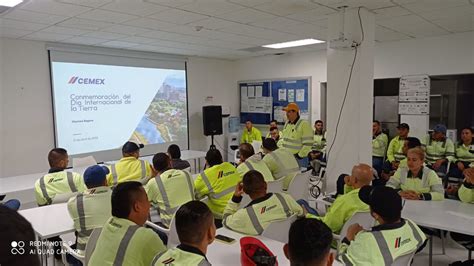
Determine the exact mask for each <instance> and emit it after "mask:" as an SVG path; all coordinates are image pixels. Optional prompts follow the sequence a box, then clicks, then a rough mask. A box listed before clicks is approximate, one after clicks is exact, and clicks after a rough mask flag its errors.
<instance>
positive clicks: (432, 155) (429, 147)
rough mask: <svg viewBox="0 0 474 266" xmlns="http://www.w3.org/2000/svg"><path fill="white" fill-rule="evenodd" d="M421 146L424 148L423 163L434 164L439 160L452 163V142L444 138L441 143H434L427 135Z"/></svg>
mask: <svg viewBox="0 0 474 266" xmlns="http://www.w3.org/2000/svg"><path fill="white" fill-rule="evenodd" d="M421 145H422V146H423V147H424V148H425V155H426V156H425V161H426V162H427V163H429V164H433V163H435V162H436V161H437V160H440V159H447V160H448V161H450V162H454V161H455V159H454V144H453V141H452V140H450V139H448V138H445V140H443V141H436V140H433V139H432V138H431V135H427V136H426V137H425V138H424V139H423V141H422V142H421Z"/></svg>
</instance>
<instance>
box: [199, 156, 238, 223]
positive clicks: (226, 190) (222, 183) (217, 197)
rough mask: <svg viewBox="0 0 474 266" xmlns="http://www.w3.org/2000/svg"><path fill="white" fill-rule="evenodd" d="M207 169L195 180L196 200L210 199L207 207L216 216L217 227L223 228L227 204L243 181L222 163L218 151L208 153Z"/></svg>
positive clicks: (233, 169)
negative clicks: (223, 215)
mask: <svg viewBox="0 0 474 266" xmlns="http://www.w3.org/2000/svg"><path fill="white" fill-rule="evenodd" d="M206 165H207V167H209V168H207V169H206V170H204V172H202V173H201V174H199V175H198V176H197V177H196V180H194V188H195V193H196V198H197V199H201V198H204V197H206V196H207V197H209V200H208V201H207V206H209V209H211V211H212V214H213V215H214V218H215V222H216V226H217V227H218V228H219V227H222V214H223V212H224V208H225V206H226V205H227V202H228V201H229V200H230V198H232V192H233V191H234V188H235V186H236V185H237V184H238V183H239V182H240V181H241V180H242V178H241V177H240V175H239V173H238V172H237V169H235V167H234V166H233V165H232V164H230V163H228V162H223V161H222V155H221V153H220V151H219V150H218V149H215V148H214V149H212V148H211V149H210V150H209V151H207V153H206Z"/></svg>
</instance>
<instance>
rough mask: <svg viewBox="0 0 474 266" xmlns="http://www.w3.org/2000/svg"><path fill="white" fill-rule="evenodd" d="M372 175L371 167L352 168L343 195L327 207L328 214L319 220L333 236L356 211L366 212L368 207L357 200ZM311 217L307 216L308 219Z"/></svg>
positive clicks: (368, 183) (364, 165) (359, 165)
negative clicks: (327, 227)
mask: <svg viewBox="0 0 474 266" xmlns="http://www.w3.org/2000/svg"><path fill="white" fill-rule="evenodd" d="M372 178H373V173H372V167H370V166H368V165H367V164H358V165H355V166H354V167H353V168H352V173H351V175H350V176H347V177H346V179H347V183H346V185H345V186H344V192H345V193H344V195H341V196H339V197H337V198H336V200H335V201H334V203H333V204H332V205H331V207H329V209H328V212H327V213H326V215H324V216H323V217H316V218H320V219H321V221H323V222H324V223H325V224H326V225H327V226H329V228H331V231H332V232H333V233H335V234H339V232H340V231H341V229H342V227H343V226H344V224H345V223H346V221H347V220H349V219H350V218H351V217H352V215H353V214H354V212H356V211H368V210H369V206H367V204H365V203H364V202H362V201H361V200H360V199H359V195H358V193H359V190H360V188H361V187H364V186H367V185H370V182H371V181H372ZM312 216H313V215H310V214H308V217H312Z"/></svg>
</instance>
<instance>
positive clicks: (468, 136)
mask: <svg viewBox="0 0 474 266" xmlns="http://www.w3.org/2000/svg"><path fill="white" fill-rule="evenodd" d="M473 137H474V129H472V127H464V128H463V129H462V130H461V141H462V143H464V144H467V145H472V144H474V143H473V141H472V139H473Z"/></svg>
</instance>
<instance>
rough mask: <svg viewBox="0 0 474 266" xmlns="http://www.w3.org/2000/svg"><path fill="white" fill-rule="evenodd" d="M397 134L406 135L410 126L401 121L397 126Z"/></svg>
mask: <svg viewBox="0 0 474 266" xmlns="http://www.w3.org/2000/svg"><path fill="white" fill-rule="evenodd" d="M397 130H398V136H400V137H401V138H403V139H404V138H406V137H408V133H409V132H410V126H409V125H408V124H407V123H401V124H400V125H398V126H397Z"/></svg>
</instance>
